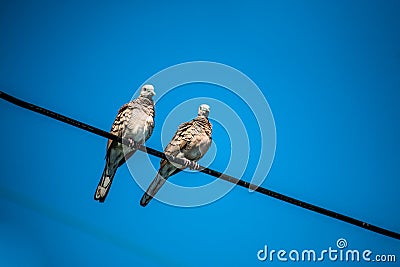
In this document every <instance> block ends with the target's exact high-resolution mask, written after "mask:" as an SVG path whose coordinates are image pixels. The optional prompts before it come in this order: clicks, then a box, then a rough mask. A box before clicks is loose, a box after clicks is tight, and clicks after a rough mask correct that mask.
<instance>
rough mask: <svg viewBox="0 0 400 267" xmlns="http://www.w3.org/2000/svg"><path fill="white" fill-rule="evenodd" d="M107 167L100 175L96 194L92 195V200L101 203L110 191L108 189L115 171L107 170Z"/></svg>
mask: <svg viewBox="0 0 400 267" xmlns="http://www.w3.org/2000/svg"><path fill="white" fill-rule="evenodd" d="M107 168H108V166H107V164H106V166H105V167H104V171H103V174H102V175H101V179H100V182H99V184H98V185H97V188H96V192H95V193H94V200H98V201H99V202H101V203H103V202H104V201H105V200H106V197H107V195H108V192H109V191H110V187H111V184H112V181H113V180H114V175H115V172H116V169H115V170H111V169H107Z"/></svg>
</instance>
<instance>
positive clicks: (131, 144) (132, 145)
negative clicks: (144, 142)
mask: <svg viewBox="0 0 400 267" xmlns="http://www.w3.org/2000/svg"><path fill="white" fill-rule="evenodd" d="M127 140H128V142H127V145H128V147H129V148H131V149H135V150H137V149H138V148H139V144H138V143H137V142H135V141H134V140H133V139H132V138H127Z"/></svg>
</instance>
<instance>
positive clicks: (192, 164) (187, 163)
mask: <svg viewBox="0 0 400 267" xmlns="http://www.w3.org/2000/svg"><path fill="white" fill-rule="evenodd" d="M183 161H184V162H185V164H184V167H185V168H187V167H189V169H191V170H199V169H200V165H199V164H198V163H197V162H196V161H191V160H188V159H183Z"/></svg>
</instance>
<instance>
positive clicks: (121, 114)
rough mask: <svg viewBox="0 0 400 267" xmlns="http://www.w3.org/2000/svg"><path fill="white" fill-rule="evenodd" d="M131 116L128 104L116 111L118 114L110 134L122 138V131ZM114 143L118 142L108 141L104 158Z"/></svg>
mask: <svg viewBox="0 0 400 267" xmlns="http://www.w3.org/2000/svg"><path fill="white" fill-rule="evenodd" d="M131 116H132V109H131V105H130V103H126V104H125V105H123V106H122V107H121V108H120V109H119V110H118V114H117V116H116V117H115V120H114V122H113V124H112V126H111V130H110V133H111V134H113V135H116V136H119V137H122V135H123V132H124V129H125V127H126V125H127V124H128V122H129V119H130V118H131ZM116 143H118V142H116V141H114V140H111V139H108V142H107V154H106V157H107V156H108V154H109V152H110V148H111V147H113V146H114V145H115V144H116Z"/></svg>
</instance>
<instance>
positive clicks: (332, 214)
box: [0, 91, 400, 240]
mask: <svg viewBox="0 0 400 267" xmlns="http://www.w3.org/2000/svg"><path fill="white" fill-rule="evenodd" d="M0 97H1V98H2V99H4V100H6V101H8V102H10V103H13V104H15V105H17V106H20V107H22V108H25V109H29V110H31V111H34V112H37V113H40V114H42V115H45V116H47V117H50V118H53V119H56V120H58V121H62V122H64V123H67V124H69V125H72V126H75V127H77V128H80V129H82V130H85V131H88V132H91V133H94V134H96V135H99V136H102V137H105V138H108V139H111V140H114V141H117V142H120V143H123V144H126V145H129V140H127V139H125V138H121V137H119V136H116V135H113V134H111V133H109V132H106V131H103V130H101V129H99V128H96V127H93V126H91V125H89V124H86V123H83V122H80V121H77V120H74V119H71V118H69V117H66V116H63V115H61V114H58V113H55V112H53V111H51V110H48V109H45V108H42V107H39V106H36V105H34V104H31V103H28V102H25V101H22V100H20V99H17V98H15V97H13V96H11V95H9V94H6V93H4V92H3V91H0ZM136 147H137V149H139V150H141V151H143V152H145V153H148V154H150V155H153V156H156V157H159V158H163V159H168V160H169V161H172V162H175V163H177V164H181V165H182V164H184V161H183V160H182V159H180V158H175V157H171V156H168V158H167V156H166V155H165V154H164V153H162V152H160V151H157V150H155V149H152V148H150V147H146V146H143V145H137V146H136ZM199 171H200V172H203V173H205V174H208V175H211V176H214V177H216V178H219V179H222V180H225V181H228V182H230V183H234V184H237V185H239V186H242V187H245V188H249V189H251V190H254V191H256V192H259V193H261V194H264V195H267V196H270V197H273V198H276V199H279V200H282V201H284V202H287V203H290V204H293V205H296V206H299V207H301V208H304V209H308V210H311V211H314V212H317V213H319V214H323V215H326V216H329V217H332V218H335V219H337V220H340V221H343V222H347V223H350V224H353V225H355V226H358V227H361V228H364V229H367V230H370V231H372V232H376V233H379V234H382V235H385V236H388V237H392V238H395V239H399V240H400V234H399V233H396V232H393V231H390V230H387V229H384V228H381V227H378V226H375V225H371V224H369V223H366V222H362V221H360V220H357V219H354V218H352V217H349V216H346V215H343V214H340V213H337V212H334V211H331V210H327V209H324V208H321V207H319V206H315V205H313V204H310V203H307V202H304V201H301V200H298V199H295V198H292V197H289V196H286V195H283V194H280V193H277V192H275V191H272V190H269V189H267V188H264V187H260V186H257V185H254V184H251V183H249V182H246V181H243V180H240V179H237V178H235V177H232V176H230V175H227V174H223V173H221V172H218V171H215V170H212V169H209V168H205V167H203V166H200V170H199Z"/></svg>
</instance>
